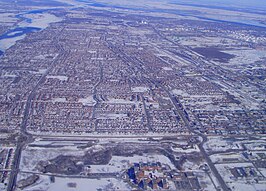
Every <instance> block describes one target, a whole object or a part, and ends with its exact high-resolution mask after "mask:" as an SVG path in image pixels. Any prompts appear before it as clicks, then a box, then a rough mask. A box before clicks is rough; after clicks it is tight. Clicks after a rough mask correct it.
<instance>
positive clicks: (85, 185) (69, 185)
mask: <svg viewBox="0 0 266 191" xmlns="http://www.w3.org/2000/svg"><path fill="white" fill-rule="evenodd" d="M17 190H19V189H17ZM37 190H38V191H77V190H78V191H88V190H89V191H98V190H102V191H105V190H122V191H125V190H130V188H129V186H128V185H127V183H125V182H123V180H118V179H115V178H102V179H87V178H62V177H55V181H54V182H51V180H50V177H49V176H44V175H41V176H40V179H39V180H38V181H37V182H36V183H35V184H33V185H32V186H29V187H27V188H25V189H23V191H37Z"/></svg>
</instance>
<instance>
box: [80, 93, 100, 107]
mask: <svg viewBox="0 0 266 191" xmlns="http://www.w3.org/2000/svg"><path fill="white" fill-rule="evenodd" d="M78 102H79V103H82V104H83V105H84V106H94V105H95V104H96V101H95V100H94V99H93V96H92V95H90V96H87V97H86V98H80V99H79V100H78Z"/></svg>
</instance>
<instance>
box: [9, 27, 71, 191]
mask: <svg viewBox="0 0 266 191" xmlns="http://www.w3.org/2000/svg"><path fill="white" fill-rule="evenodd" d="M62 30H64V29H62ZM59 33H60V32H59ZM59 37H60V35H58V37H57V38H56V39H54V40H55V45H56V46H57V48H58V50H59V52H60V53H59V56H57V57H56V58H55V59H54V60H53V62H51V64H50V66H49V68H48V69H47V70H46V72H45V73H43V74H42V76H41V77H40V78H39V80H38V82H37V83H36V85H35V86H34V87H33V89H32V90H31V92H30V94H29V96H28V99H27V102H26V106H25V110H24V114H23V118H22V122H21V126H20V135H19V137H18V138H17V144H16V145H17V148H16V150H15V154H14V160H13V165H12V171H11V173H10V178H9V179H10V180H9V183H8V186H7V191H13V190H15V186H16V180H17V175H18V172H19V164H20V159H21V153H22V149H23V148H24V146H25V145H27V144H28V143H30V142H32V139H33V138H32V135H31V134H30V133H28V132H27V121H28V117H29V114H30V108H31V104H32V101H33V99H34V97H35V95H36V91H37V90H38V88H39V86H40V85H41V84H42V83H43V82H44V81H45V78H46V76H47V75H48V73H49V72H50V71H51V70H52V69H53V68H54V67H55V65H56V64H57V63H58V62H65V60H66V58H67V55H68V54H69V52H66V51H65V50H64V49H63V47H62V46H61V45H60V44H59V43H58V42H59V41H58V39H59Z"/></svg>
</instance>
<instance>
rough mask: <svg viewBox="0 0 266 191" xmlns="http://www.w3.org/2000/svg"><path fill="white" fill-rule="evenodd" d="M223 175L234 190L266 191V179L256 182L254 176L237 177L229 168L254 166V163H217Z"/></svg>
mask: <svg viewBox="0 0 266 191" xmlns="http://www.w3.org/2000/svg"><path fill="white" fill-rule="evenodd" d="M215 166H216V168H217V170H218V171H219V173H220V174H221V176H222V177H223V178H224V180H225V182H226V184H227V185H228V186H229V187H230V188H231V189H232V190H233V191H239V190H245V191H266V187H265V185H266V181H265V180H264V181H263V180H262V181H258V182H256V181H255V179H254V178H238V179H235V178H234V176H233V175H232V174H231V172H230V170H229V169H232V168H234V167H252V168H254V166H253V164H252V163H232V164H217V165H215Z"/></svg>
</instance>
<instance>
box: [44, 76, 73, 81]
mask: <svg viewBox="0 0 266 191" xmlns="http://www.w3.org/2000/svg"><path fill="white" fill-rule="evenodd" d="M46 78H48V79H58V80H60V81H67V80H68V77H67V76H59V75H58V76H47V77H46Z"/></svg>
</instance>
